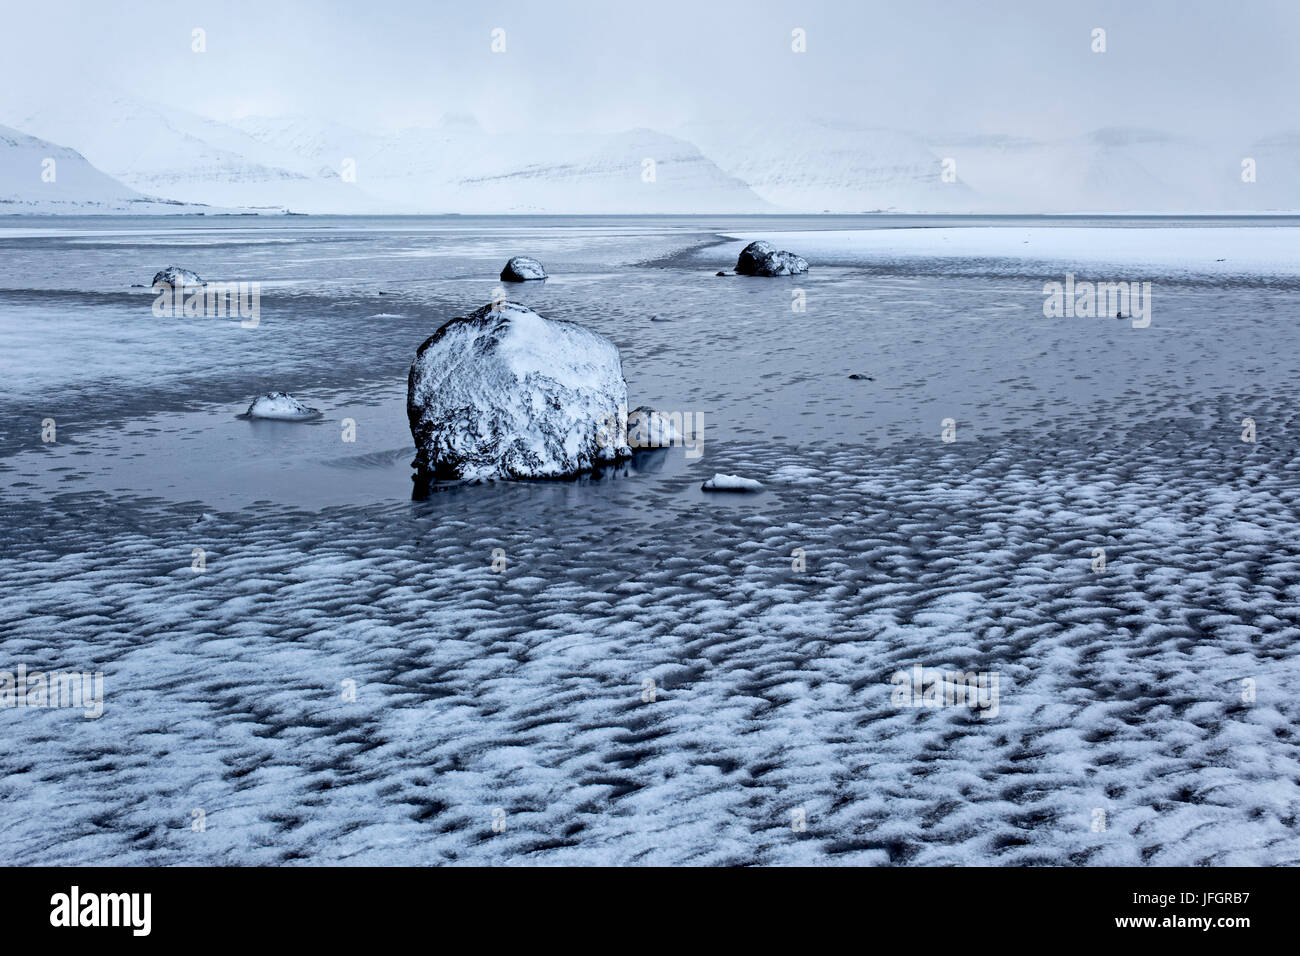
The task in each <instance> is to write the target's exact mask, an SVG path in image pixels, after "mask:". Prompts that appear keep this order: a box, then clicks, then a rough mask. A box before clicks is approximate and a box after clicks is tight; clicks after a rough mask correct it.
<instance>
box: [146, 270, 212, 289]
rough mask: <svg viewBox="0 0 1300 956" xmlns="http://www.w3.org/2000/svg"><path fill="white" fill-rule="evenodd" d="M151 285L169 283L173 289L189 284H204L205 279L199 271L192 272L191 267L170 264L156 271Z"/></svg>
mask: <svg viewBox="0 0 1300 956" xmlns="http://www.w3.org/2000/svg"><path fill="white" fill-rule="evenodd" d="M149 284H150V285H151V286H157V285H169V286H171V287H172V288H173V289H175V288H178V287H180V286H187V285H203V280H202V279H200V278H199V274H198V273H197V272H191V271H190V270H189V269H182V268H181V267H180V266H168V267H167V268H166V269H163V270H162V271H161V272H156V273H154V277H153V282H151V283H149Z"/></svg>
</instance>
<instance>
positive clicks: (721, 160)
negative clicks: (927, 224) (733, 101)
mask: <svg viewBox="0 0 1300 956" xmlns="http://www.w3.org/2000/svg"><path fill="white" fill-rule="evenodd" d="M680 134H681V135H682V136H684V137H686V138H687V139H689V140H691V141H692V142H695V143H697V144H699V147H700V149H701V151H702V152H703V153H704V155H705V156H707V157H709V159H711V160H713V161H714V162H715V163H717V164H718V166H720V167H721V168H722V169H723V170H724V171H725V172H726V173H728V174H730V175H732V176H735V177H737V178H738V179H741V180H743V181H744V182H746V183H748V184H749V185H750V186H751V187H752V188H753V190H754V191H755V192H756V193H758V195H760V196H761V197H763V198H764V199H766V200H768V201H769V202H771V203H773V204H774V205H777V206H781V207H783V208H785V209H788V210H791V211H796V212H841V213H857V212H874V211H900V212H935V211H953V212H966V211H970V210H971V209H973V208H975V207H976V206H977V199H976V197H975V196H974V195H973V194H972V191H971V189H970V187H969V186H968V185H966V184H965V183H964V182H963V180H962V178H961V176H960V175H958V178H957V181H956V182H944V181H943V180H942V178H941V173H942V159H943V157H944V156H945V155H946V154H944V153H941V152H936V151H935V150H933V149H931V148H930V147H929V146H927V145H926V144H925V143H924V142H923V141H922V140H921V139H919V138H917V137H915V136H912V135H910V134H908V133H903V132H900V131H898V130H888V129H871V128H865V127H858V126H854V125H851V124H847V123H831V122H825V121H819V120H816V119H812V118H804V117H796V118H789V117H744V118H740V117H737V118H730V119H714V118H710V119H709V120H707V121H704V122H697V123H692V124H689V125H687V126H685V127H683V128H682V129H681V130H680Z"/></svg>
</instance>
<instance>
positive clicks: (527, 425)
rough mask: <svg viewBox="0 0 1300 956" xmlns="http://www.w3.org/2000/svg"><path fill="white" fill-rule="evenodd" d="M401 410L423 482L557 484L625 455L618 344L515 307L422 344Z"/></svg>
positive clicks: (487, 313) (485, 312)
mask: <svg viewBox="0 0 1300 956" xmlns="http://www.w3.org/2000/svg"><path fill="white" fill-rule="evenodd" d="M406 412H407V416H408V417H409V419H410V422H411V435H412V437H414V439H415V448H416V457H415V465H416V467H417V468H418V469H419V470H420V472H421V475H422V476H423V477H426V478H435V479H444V478H461V479H469V480H493V479H502V478H504V479H516V478H564V477H569V476H573V475H577V474H579V473H581V472H584V471H589V470H591V469H593V468H595V467H596V466H598V465H600V464H601V463H603V462H609V461H614V460H617V459H619V458H626V457H629V456H630V455H631V453H632V452H631V449H629V448H628V447H627V382H626V381H624V379H623V363H622V360H621V359H620V357H619V353H618V347H617V346H615V345H614V343H613V342H611V341H609V339H607V338H605V337H603V336H601V335H597V334H596V333H595V332H591V331H589V330H587V329H585V328H583V327H582V326H580V325H576V324H575V323H573V322H562V321H557V320H552V319H548V318H545V317H544V316H541V315H539V314H538V313H536V312H534V311H533V310H532V309H528V308H525V307H524V306H522V305H519V304H517V303H514V302H503V303H493V304H490V305H486V306H484V307H483V308H481V309H479V310H478V311H477V312H474V313H472V314H471V315H468V316H465V317H462V318H456V319H452V320H451V321H450V322H448V323H447V324H446V325H444V326H442V328H440V329H438V331H437V332H435V333H434V334H433V335H432V336H430V337H429V339H428V340H427V341H425V343H424V344H423V345H421V346H420V348H419V350H418V351H417V352H416V354H415V361H414V362H413V363H412V364H411V374H410V378H409V379H408V383H407V393H406Z"/></svg>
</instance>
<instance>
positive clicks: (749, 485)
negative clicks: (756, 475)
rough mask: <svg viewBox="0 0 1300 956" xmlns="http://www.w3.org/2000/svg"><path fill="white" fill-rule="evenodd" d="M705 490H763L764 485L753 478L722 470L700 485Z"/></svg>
mask: <svg viewBox="0 0 1300 956" xmlns="http://www.w3.org/2000/svg"><path fill="white" fill-rule="evenodd" d="M700 489H701V490H703V491H762V490H763V486H762V484H760V483H759V482H757V481H755V480H754V479H753V478H742V477H740V476H739V475H724V474H722V473H721V472H719V473H718V474H716V475H714V476H713V477H712V478H710V479H709V480H708V481H706V482H704V484H702V485H700Z"/></svg>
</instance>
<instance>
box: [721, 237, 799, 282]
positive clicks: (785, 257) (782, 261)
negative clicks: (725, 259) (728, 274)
mask: <svg viewBox="0 0 1300 956" xmlns="http://www.w3.org/2000/svg"><path fill="white" fill-rule="evenodd" d="M807 271H808V260H807V259H805V258H804V257H803V256H796V255H795V254H794V253H793V252H786V251H784V250H778V249H777V248H776V247H775V246H773V245H772V244H771V243H770V242H768V241H767V240H765V239H758V240H756V241H754V242H751V243H750V244H749V245H747V246H746V247H745V248H744V249H742V250H741V251H740V258H739V259H737V260H736V273H737V274H738V275H742V276H793V275H798V274H799V273H801V272H807Z"/></svg>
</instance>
